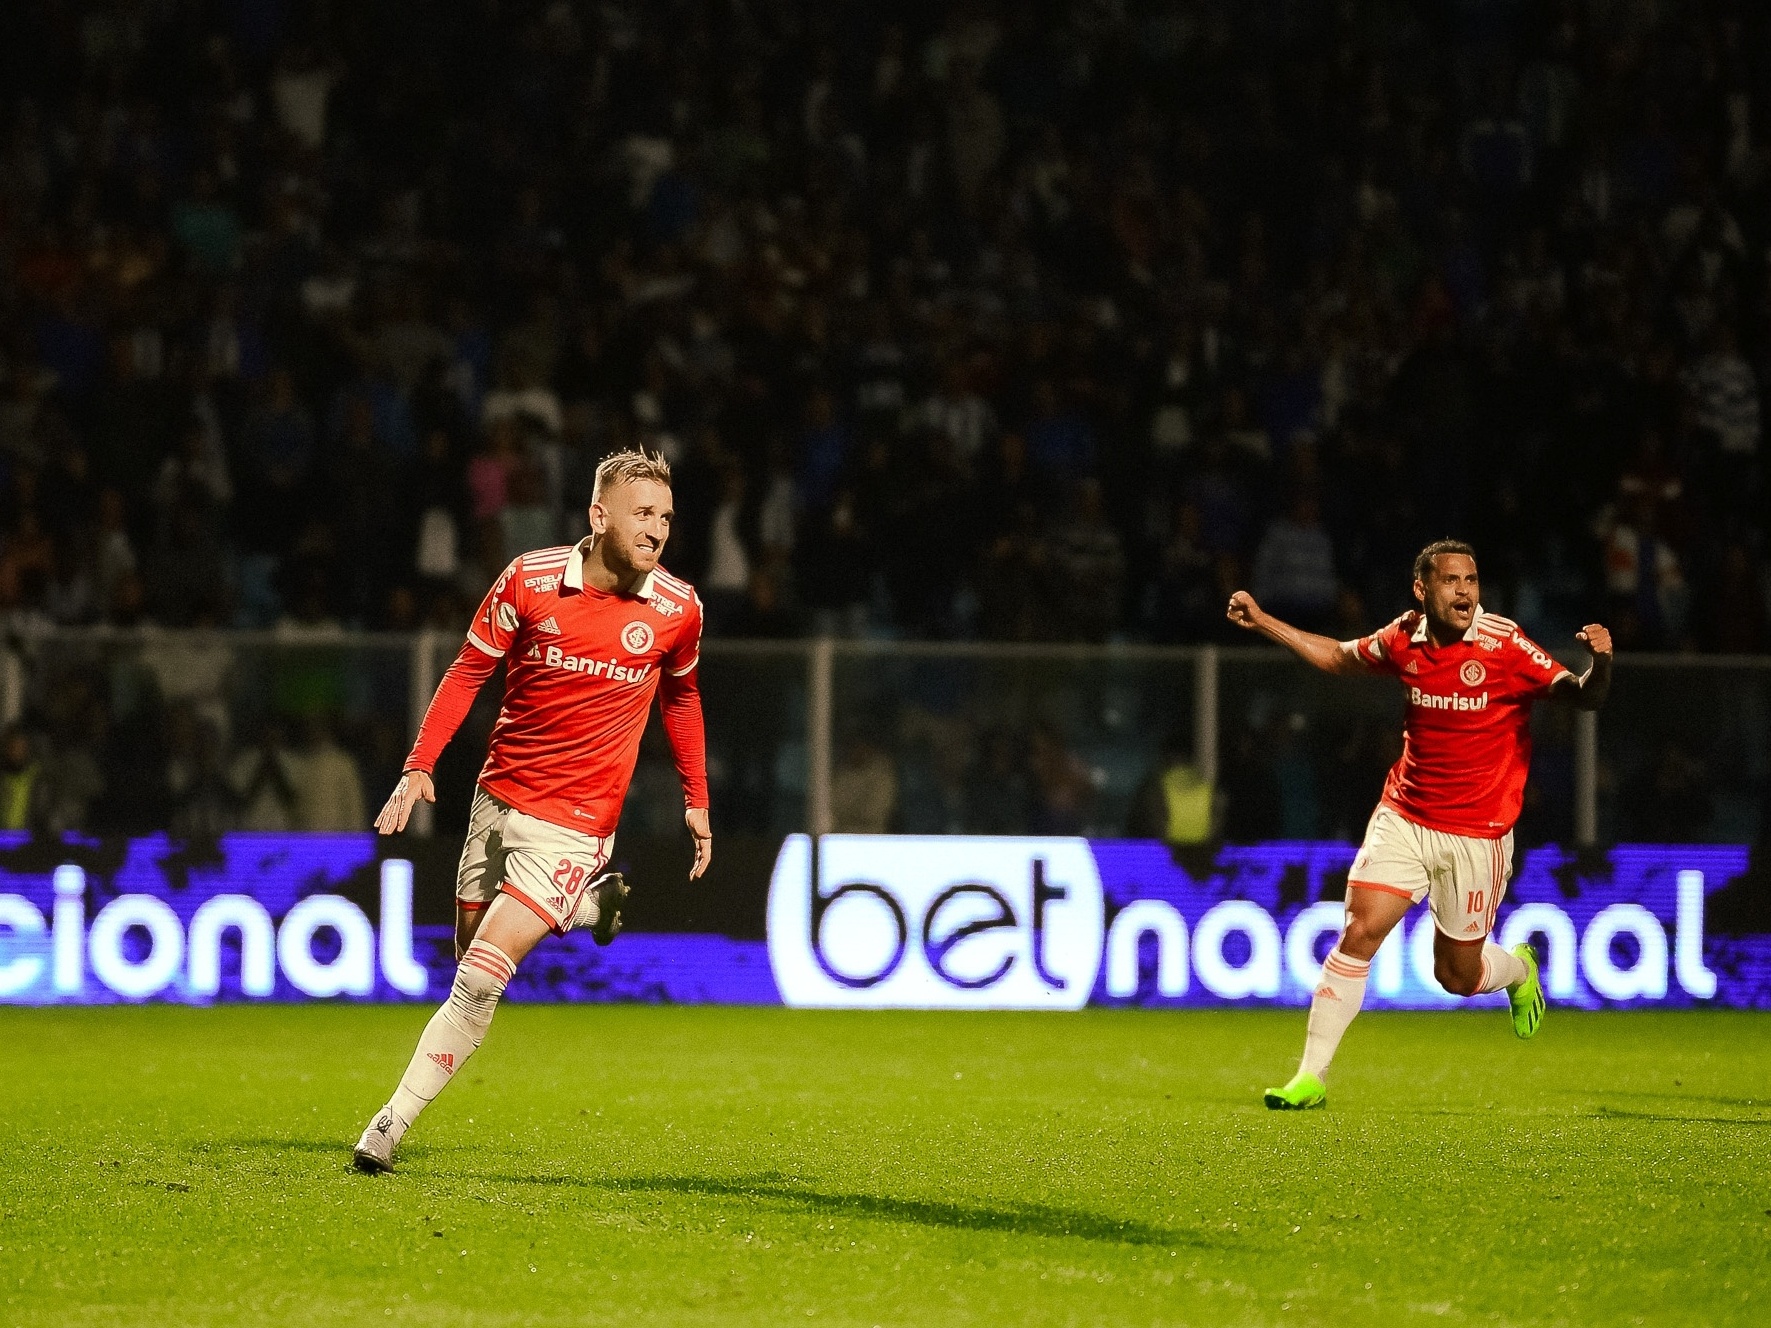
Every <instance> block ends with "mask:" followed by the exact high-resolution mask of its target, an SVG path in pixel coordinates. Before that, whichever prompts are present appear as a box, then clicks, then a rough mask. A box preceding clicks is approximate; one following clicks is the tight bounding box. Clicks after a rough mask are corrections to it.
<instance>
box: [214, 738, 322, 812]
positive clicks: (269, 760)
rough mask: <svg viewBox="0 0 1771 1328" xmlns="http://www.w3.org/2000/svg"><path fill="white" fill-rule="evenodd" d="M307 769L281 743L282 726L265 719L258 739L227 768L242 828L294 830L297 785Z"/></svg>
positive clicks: (298, 795)
mask: <svg viewBox="0 0 1771 1328" xmlns="http://www.w3.org/2000/svg"><path fill="white" fill-rule="evenodd" d="M307 773H308V772H307V771H306V770H304V769H303V768H302V766H301V763H300V761H299V760H298V758H297V757H296V755H295V753H294V752H292V751H290V750H289V748H288V747H286V746H285V745H284V742H283V728H282V725H281V724H280V723H278V722H277V721H275V720H267V721H266V722H265V723H264V724H263V726H262V727H261V728H260V729H259V733H258V741H257V742H256V743H254V744H253V745H252V746H250V747H247V748H244V749H242V750H241V751H240V752H239V754H238V755H236V756H235V757H234V759H233V763H232V764H231V765H230V766H229V768H228V784H229V786H230V787H231V788H232V790H233V794H234V798H235V802H236V805H237V806H238V808H239V822H238V824H239V828H240V829H242V830H294V829H297V828H299V826H300V821H299V817H298V812H297V808H298V806H299V802H300V793H299V788H300V784H301V780H302V778H303V777H304V776H305V775H306V774H307Z"/></svg>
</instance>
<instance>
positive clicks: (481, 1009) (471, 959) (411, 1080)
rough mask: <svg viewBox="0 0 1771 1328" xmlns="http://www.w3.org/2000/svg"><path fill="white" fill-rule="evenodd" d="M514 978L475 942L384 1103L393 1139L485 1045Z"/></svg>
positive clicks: (503, 958) (503, 957) (506, 959)
mask: <svg viewBox="0 0 1771 1328" xmlns="http://www.w3.org/2000/svg"><path fill="white" fill-rule="evenodd" d="M514 972H516V965H515V964H514V963H512V962H511V958H510V956H509V955H507V954H505V953H504V951H502V950H500V949H499V948H498V947H497V946H496V945H493V944H491V943H490V942H489V941H475V942H474V943H473V944H472V945H470V946H468V947H467V953H466V954H464V955H463V956H462V957H461V965H460V967H458V968H457V969H456V970H455V985H454V986H452V987H450V988H449V999H448V1000H446V1001H444V1002H443V1004H442V1005H441V1006H440V1007H439V1008H438V1010H437V1012H436V1013H435V1014H433V1015H432V1016H431V1017H430V1022H429V1023H428V1024H426V1025H425V1026H424V1034H423V1036H422V1037H420V1038H419V1039H418V1049H417V1050H416V1051H414V1052H413V1053H412V1063H411V1064H410V1065H408V1066H407V1067H406V1073H405V1074H404V1075H402V1076H401V1077H400V1086H399V1087H398V1088H396V1089H394V1095H393V1097H392V1098H390V1099H389V1100H388V1104H387V1109H388V1110H389V1111H390V1112H392V1113H393V1117H394V1126H395V1137H394V1142H395V1143H396V1144H397V1143H398V1142H399V1136H400V1135H402V1134H404V1133H405V1132H406V1129H407V1127H408V1126H410V1125H411V1124H412V1122H413V1121H415V1120H417V1119H418V1113H419V1112H421V1111H423V1110H424V1109H425V1108H426V1107H428V1106H429V1105H430V1104H431V1100H432V1099H433V1098H435V1097H436V1095H437V1094H438V1093H440V1092H442V1091H443V1089H444V1087H445V1086H446V1085H447V1084H448V1082H449V1080H450V1079H452V1078H453V1077H454V1075H455V1072H456V1071H457V1070H459V1069H460V1068H461V1067H462V1065H463V1064H464V1063H465V1062H466V1060H467V1058H468V1057H469V1056H471V1055H473V1054H474V1051H475V1049H476V1048H478V1047H479V1045H480V1043H481V1042H483V1041H484V1040H485V1037H486V1030H487V1029H488V1028H490V1027H491V1025H492V1012H493V1011H494V1010H495V1009H497V1008H498V998H499V997H500V996H502V995H504V987H505V984H506V983H507V982H509V981H510V977H511V974H512V973H514Z"/></svg>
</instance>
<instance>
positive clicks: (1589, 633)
mask: <svg viewBox="0 0 1771 1328" xmlns="http://www.w3.org/2000/svg"><path fill="white" fill-rule="evenodd" d="M1479 588H1480V586H1479V582H1478V581H1477V578H1476V554H1475V550H1474V549H1472V548H1471V547H1470V546H1469V545H1468V544H1463V543H1460V542H1458V541H1456V540H1440V541H1439V542H1438V543H1435V544H1429V545H1427V547H1426V548H1424V549H1422V550H1421V552H1420V556H1419V557H1417V558H1416V559H1415V560H1414V597H1415V599H1416V600H1417V601H1419V603H1420V608H1419V610H1410V611H1409V612H1408V613H1405V614H1403V615H1402V616H1401V617H1400V618H1398V619H1396V621H1395V622H1393V623H1391V624H1390V625H1389V626H1388V627H1385V628H1382V629H1381V630H1379V631H1376V632H1373V633H1372V634H1371V635H1370V636H1366V637H1361V638H1360V639H1359V640H1357V641H1333V640H1330V639H1329V638H1328V637H1325V636H1315V635H1312V634H1311V633H1309V632H1301V631H1299V630H1298V629H1297V628H1295V627H1293V626H1291V625H1290V624H1288V623H1283V622H1280V621H1279V619H1277V618H1275V617H1273V616H1272V615H1271V614H1269V613H1264V612H1262V610H1261V606H1260V605H1259V604H1256V603H1255V601H1254V597H1253V596H1251V595H1249V594H1248V593H1247V592H1246V591H1240V590H1239V591H1237V592H1236V593H1235V594H1234V595H1232V596H1231V597H1230V608H1229V618H1230V621H1231V622H1233V623H1235V624H1236V625H1237V626H1238V627H1242V628H1245V629H1247V630H1248V631H1251V632H1259V633H1260V634H1261V635H1262V636H1265V637H1267V638H1268V639H1269V640H1272V641H1277V642H1278V643H1279V644H1280V645H1282V646H1284V647H1285V648H1286V649H1287V650H1289V651H1291V652H1292V654H1294V655H1296V656H1297V657H1298V658H1299V659H1301V660H1303V661H1304V662H1305V663H1306V664H1310V665H1312V666H1314V667H1315V668H1318V669H1321V670H1322V671H1323V672H1324V673H1388V674H1391V675H1393V676H1394V677H1396V678H1399V679H1400V680H1401V681H1402V683H1403V685H1404V686H1405V687H1406V688H1407V689H1408V713H1407V717H1406V719H1404V721H1403V726H1402V731H1403V746H1402V758H1401V759H1400V760H1399V761H1397V762H1396V764H1395V766H1394V767H1392V768H1391V770H1390V774H1389V778H1388V779H1387V780H1386V781H1385V782H1384V793H1383V798H1382V800H1381V801H1380V802H1379V803H1378V807H1377V810H1376V811H1375V812H1374V813H1373V814H1372V817H1371V823H1370V824H1369V825H1368V826H1367V827H1366V830H1365V842H1364V843H1363V844H1362V845H1361V846H1360V848H1359V853H1358V855H1357V856H1356V857H1355V858H1354V859H1353V866H1352V868H1351V870H1349V871H1348V873H1347V912H1346V919H1347V920H1346V925H1345V927H1344V928H1343V929H1342V931H1341V936H1340V940H1339V941H1338V942H1337V943H1336V944H1335V946H1334V948H1333V949H1332V950H1330V951H1329V952H1328V958H1327V959H1325V960H1324V961H1323V963H1322V978H1321V980H1320V982H1318V984H1317V986H1316V994H1315V996H1314V997H1313V998H1312V999H1311V1001H1310V1023H1309V1029H1308V1031H1307V1033H1306V1034H1305V1037H1304V1059H1303V1063H1302V1064H1301V1065H1300V1066H1299V1067H1298V1072H1297V1073H1296V1074H1295V1075H1293V1076H1292V1077H1291V1082H1290V1083H1288V1084H1286V1085H1285V1086H1284V1087H1283V1088H1269V1089H1268V1090H1267V1092H1266V1103H1267V1106H1269V1107H1270V1108H1272V1109H1273V1110H1275V1111H1297V1110H1301V1109H1304V1108H1307V1107H1320V1106H1322V1105H1324V1104H1325V1103H1326V1102H1327V1100H1328V1090H1327V1088H1326V1087H1325V1086H1324V1084H1323V1079H1324V1078H1325V1076H1326V1075H1327V1073H1328V1065H1329V1062H1330V1061H1331V1060H1333V1059H1334V1052H1335V1048H1336V1047H1337V1046H1339V1045H1340V1040H1341V1035H1342V1034H1343V1033H1345V1032H1346V1031H1347V1026H1348V1025H1349V1024H1351V1023H1352V1022H1353V1016H1354V1015H1356V1014H1358V1013H1359V1006H1360V1004H1361V1003H1362V1002H1363V1001H1364V999H1365V979H1366V976H1367V974H1368V973H1369V972H1370V970H1371V959H1372V956H1373V955H1375V954H1376V953H1377V950H1378V947H1379V946H1380V945H1382V944H1383V942H1384V937H1386V936H1388V935H1389V934H1390V931H1391V929H1392V928H1394V927H1395V926H1396V924H1397V923H1399V922H1401V921H1402V919H1403V917H1404V916H1406V914H1407V913H1408V910H1409V909H1410V908H1412V907H1413V906H1414V905H1415V904H1418V903H1420V901H1421V900H1422V899H1425V900H1427V903H1428V907H1429V908H1430V909H1431V910H1432V914H1433V924H1434V927H1435V928H1436V931H1435V934H1434V936H1433V976H1434V977H1436V978H1437V979H1438V980H1439V985H1440V986H1442V987H1444V988H1445V990H1446V991H1449V992H1453V993H1455V994H1456V995H1459V996H1474V995H1477V994H1478V993H1480V992H1489V991H1502V990H1504V991H1505V992H1506V993H1507V999H1508V1001H1509V1003H1510V1004H1511V1006H1512V1019H1513V1032H1514V1033H1516V1034H1517V1035H1518V1036H1520V1037H1522V1038H1528V1037H1530V1036H1531V1035H1532V1034H1534V1033H1536V1032H1537V1028H1538V1025H1539V1023H1541V1022H1542V1020H1543V1014H1544V999H1543V988H1542V986H1541V985H1540V984H1539V982H1538V976H1537V952H1536V951H1535V950H1534V949H1533V948H1532V947H1531V946H1530V945H1529V944H1522V945H1516V946H1514V947H1513V948H1512V949H1511V950H1510V951H1508V950H1503V949H1501V948H1500V947H1499V946H1498V945H1495V944H1494V943H1493V942H1492V941H1490V940H1489V939H1488V934H1489V932H1490V931H1492V930H1493V927H1494V913H1495V910H1496V909H1497V908H1498V907H1499V906H1500V901H1501V897H1502V896H1503V895H1504V894H1505V893H1506V889H1507V881H1508V879H1509V878H1510V877H1511V876H1512V872H1513V823H1514V822H1515V821H1517V820H1518V819H1519V808H1520V805H1521V804H1522V803H1523V801H1524V798H1525V777H1526V774H1527V773H1528V771H1529V769H1530V765H1531V706H1532V703H1533V702H1535V701H1537V700H1538V699H1540V698H1543V697H1548V698H1549V699H1551V700H1566V701H1568V702H1570V703H1572V704H1573V705H1575V706H1578V707H1579V708H1581V709H1582V710H1597V709H1598V708H1599V707H1600V706H1601V705H1603V704H1604V703H1605V694H1606V692H1608V691H1609V690H1610V688H1611V633H1610V632H1608V631H1606V630H1605V628H1603V627H1601V626H1599V625H1598V624H1597V623H1589V624H1588V625H1587V626H1586V627H1584V628H1582V629H1581V630H1580V631H1579V632H1577V633H1576V634H1575V637H1576V639H1577V640H1578V641H1580V642H1581V643H1582V644H1583V645H1585V646H1586V648H1587V649H1588V650H1589V651H1591V652H1592V656H1593V660H1592V665H1591V667H1589V668H1588V669H1587V671H1586V673H1585V674H1584V675H1583V676H1581V677H1579V678H1577V677H1575V676H1574V675H1573V674H1572V673H1570V672H1569V671H1568V670H1567V669H1565V668H1563V667H1562V666H1561V665H1560V664H1558V663H1557V662H1556V661H1555V660H1553V659H1551V658H1550V657H1549V656H1548V655H1547V654H1545V653H1544V651H1543V650H1542V649H1541V648H1540V647H1539V646H1537V645H1536V644H1535V643H1534V642H1532V641H1531V640H1530V638H1528V637H1527V636H1526V635H1525V634H1524V633H1523V632H1521V631H1520V630H1519V628H1518V627H1517V626H1516V625H1515V624H1513V623H1511V622H1509V621H1508V620H1507V619H1505V618H1502V617H1500V616H1499V615H1497V614H1493V613H1487V612H1485V611H1484V610H1483V608H1482V605H1481V602H1480V599H1479V596H1478V591H1479Z"/></svg>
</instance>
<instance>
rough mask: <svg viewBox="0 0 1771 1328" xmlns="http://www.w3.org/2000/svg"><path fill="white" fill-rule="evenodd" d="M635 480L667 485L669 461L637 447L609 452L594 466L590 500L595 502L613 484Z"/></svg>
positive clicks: (668, 480)
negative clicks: (594, 477) (593, 485)
mask: <svg viewBox="0 0 1771 1328" xmlns="http://www.w3.org/2000/svg"><path fill="white" fill-rule="evenodd" d="M635 480H651V481H652V482H653V483H654V484H663V485H668V484H669V483H670V462H668V461H666V460H665V459H664V458H663V457H662V456H659V455H657V454H656V453H653V452H646V451H642V450H641V449H639V448H637V447H630V448H628V449H627V450H626V451H622V452H611V453H609V455H608V456H606V457H604V458H603V459H602V462H601V464H599V465H598V466H597V468H596V485H595V487H594V488H592V489H591V491H590V500H591V501H592V502H596V501H598V500H599V499H600V498H601V497H602V496H603V494H604V493H606V492H608V490H610V489H612V488H614V486H615V485H617V484H631V483H633V482H634V481H635Z"/></svg>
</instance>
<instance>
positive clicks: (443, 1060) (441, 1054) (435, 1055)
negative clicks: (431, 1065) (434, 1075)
mask: <svg viewBox="0 0 1771 1328" xmlns="http://www.w3.org/2000/svg"><path fill="white" fill-rule="evenodd" d="M430 1059H431V1060H433V1061H435V1062H436V1063H437V1064H438V1065H440V1066H442V1067H443V1068H444V1069H445V1070H447V1071H448V1072H449V1073H450V1074H454V1073H455V1055H454V1053H453V1052H448V1051H433V1052H431V1053H430Z"/></svg>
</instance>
